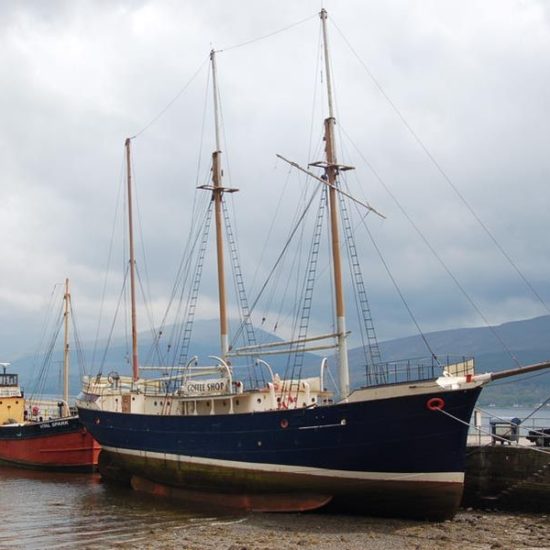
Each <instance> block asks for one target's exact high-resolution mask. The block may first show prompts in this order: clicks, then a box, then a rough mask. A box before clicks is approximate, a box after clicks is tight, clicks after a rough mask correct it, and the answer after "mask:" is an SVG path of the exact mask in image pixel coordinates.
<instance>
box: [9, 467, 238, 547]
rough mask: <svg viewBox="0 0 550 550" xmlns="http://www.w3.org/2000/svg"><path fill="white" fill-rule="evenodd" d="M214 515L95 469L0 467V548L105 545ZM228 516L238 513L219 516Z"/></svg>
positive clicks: (200, 521) (205, 521)
mask: <svg viewBox="0 0 550 550" xmlns="http://www.w3.org/2000/svg"><path fill="white" fill-rule="evenodd" d="M219 519H221V516H213V515H206V514H201V513H197V512H191V511H189V510H185V509H184V508H183V507H182V506H181V504H178V505H177V507H176V506H174V504H173V503H171V502H169V501H166V500H163V499H157V498H155V497H151V496H145V495H141V494H138V493H135V492H134V491H132V490H131V489H126V488H123V487H113V486H111V485H107V484H103V483H101V481H100V478H99V475H97V474H59V473H45V472H32V471H26V470H19V469H15V468H6V467H0V548H10V549H13V548H24V549H33V548H47V547H55V548H57V549H61V548H75V547H77V546H83V545H86V546H90V547H104V548H105V547H110V546H112V545H114V544H115V543H123V542H128V543H130V542H136V541H146V540H147V539H148V538H149V539H150V537H151V536H152V535H151V532H152V531H153V530H157V529H163V528H171V529H173V528H181V529H185V527H186V526H187V525H189V524H195V525H196V524H204V525H209V524H212V523H213V522H216V521H217V520H219ZM233 519H238V518H236V517H228V516H224V517H223V521H228V520H229V521H232V520H233Z"/></svg>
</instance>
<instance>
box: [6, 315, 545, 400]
mask: <svg viewBox="0 0 550 550" xmlns="http://www.w3.org/2000/svg"><path fill="white" fill-rule="evenodd" d="M217 327H218V325H217V322H216V321H196V323H195V328H194V339H193V344H192V347H191V348H190V353H189V356H193V355H197V356H199V358H201V359H203V360H205V359H206V358H207V357H208V355H211V354H212V353H213V350H215V349H216V348H217V347H218V336H217ZM256 334H257V338H258V341H274V340H277V339H278V338H277V337H276V336H274V335H272V334H269V333H267V332H265V331H261V330H259V331H256ZM141 336H142V338H141V339H140V341H141V344H140V357H141V358H142V361H147V357H148V354H150V351H149V350H150V349H151V336H150V334H143V335H141ZM424 338H425V340H426V341H427V342H428V343H429V345H430V348H431V352H433V354H435V355H436V356H438V357H440V358H441V360H442V362H444V361H445V358H446V357H447V356H448V355H450V356H455V357H472V356H473V357H474V358H475V361H476V372H478V373H480V372H496V371H500V370H505V369H509V368H513V367H515V366H518V365H519V364H521V365H526V364H531V363H535V362H540V361H544V360H549V359H550V315H547V316H543V317H536V318H533V319H527V320H522V321H512V322H508V323H504V324H501V325H498V326H494V327H475V328H461V329H451V330H444V331H437V332H431V333H427V334H425V335H424ZM92 349H93V347H92V346H91V345H90V346H85V349H84V350H83V355H84V356H85V357H90V356H91V354H92V353H91V352H92ZM98 349H99V350H100V351H99V352H98V353H96V356H100V357H101V358H102V361H101V362H102V368H101V370H102V372H104V373H107V372H109V371H111V370H116V371H119V372H120V373H124V374H127V373H129V372H130V370H131V369H130V367H129V363H128V356H129V353H128V346H127V344H126V343H125V342H124V341H121V340H119V341H116V342H115V343H114V345H112V346H111V347H110V348H109V350H108V351H107V352H104V350H102V349H101V348H100V347H98ZM380 351H381V355H382V358H383V360H384V361H387V362H391V361H396V360H401V359H407V358H426V357H428V358H429V357H430V356H431V353H430V351H429V350H428V349H427V347H426V344H425V343H424V339H423V338H422V336H420V335H416V336H408V337H404V338H397V339H393V340H388V341H385V342H381V343H380ZM214 353H216V352H215V351H214ZM273 357H274V358H275V359H272V358H271V357H270V358H269V362H270V363H271V365H272V367H273V370H274V371H276V372H279V373H280V374H281V375H283V374H284V371H285V367H286V359H284V358H283V357H281V356H273ZM363 357H364V353H363V350H362V349H361V348H354V349H352V350H350V352H349V363H350V378H351V383H352V386H353V387H358V386H362V385H364V384H365V368H364V359H363ZM41 362H42V358H41V357H40V356H39V357H38V358H36V357H31V356H27V357H23V358H21V359H19V360H17V361H15V362H14V363H13V364H12V370H14V371H15V372H19V374H20V377H21V382H22V384H23V385H24V386H25V388H26V389H27V392H30V391H32V389H33V387H35V380H36V379H37V378H38V377H39V374H40V373H39V371H40V370H41V367H40V366H37V364H38V365H40V363H41ZM51 363H52V364H53V365H57V367H56V368H55V369H50V370H51V371H56V372H49V373H48V374H47V375H43V380H45V383H44V384H43V385H42V391H43V392H44V393H48V394H56V393H58V390H57V388H58V387H59V381H60V379H61V376H60V363H61V352H59V353H58V354H53V356H52V361H51ZM329 363H330V364H331V365H332V367H331V371H332V377H333V378H335V379H337V378H338V377H337V373H336V368H335V364H336V362H335V361H334V360H333V358H331V359H330V360H329ZM319 365H320V358H319V357H318V356H316V355H313V354H306V355H305V357H304V372H305V375H306V376H311V375H315V374H318V372H319ZM94 369H95V370H93V371H92V372H88V374H96V373H97V371H98V370H99V369H98V368H97V367H95V368H94ZM82 370H83V369H77V368H72V374H71V377H70V379H71V393H72V394H77V393H78V391H79V386H80V378H81V375H82V373H83V372H82ZM91 370H92V369H90V371H91ZM40 376H42V375H40ZM548 398H550V370H549V371H543V373H542V374H540V373H538V374H537V373H535V374H531V375H524V376H523V377H519V378H512V379H506V380H505V381H501V382H498V383H497V382H495V383H494V384H491V385H489V386H488V387H487V388H485V389H484V390H483V392H482V395H481V398H480V403H481V404H482V405H483V404H485V405H487V404H491V403H494V404H496V405H498V406H512V405H514V404H521V405H536V404H537V403H541V402H543V401H545V400H546V399H548Z"/></svg>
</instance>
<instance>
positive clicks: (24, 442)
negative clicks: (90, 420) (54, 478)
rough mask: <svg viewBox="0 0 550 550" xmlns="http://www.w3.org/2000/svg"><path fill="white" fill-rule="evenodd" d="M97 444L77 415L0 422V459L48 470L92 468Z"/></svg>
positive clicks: (11, 464)
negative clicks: (46, 419)
mask: <svg viewBox="0 0 550 550" xmlns="http://www.w3.org/2000/svg"><path fill="white" fill-rule="evenodd" d="M99 451H100V446H99V444H98V443H97V442H96V441H95V440H94V438H93V437H92V435H91V434H90V433H89V432H88V430H87V429H86V428H85V427H84V426H83V425H82V424H81V423H80V421H79V419H78V417H68V418H60V419H56V420H50V421H47V422H36V423H34V422H33V423H26V424H12V425H4V426H0V463H2V464H8V465H10V466H16V467H19V468H29V469H36V470H49V471H74V472H92V471H95V470H96V469H97V461H98V456H99Z"/></svg>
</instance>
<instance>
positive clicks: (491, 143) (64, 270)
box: [0, 0, 550, 360]
mask: <svg viewBox="0 0 550 550" xmlns="http://www.w3.org/2000/svg"><path fill="white" fill-rule="evenodd" d="M323 4H324V6H325V7H326V8H327V10H328V11H329V17H330V25H329V32H330V37H331V38H330V42H331V50H332V58H333V65H334V82H335V90H336V109H337V112H336V116H337V121H338V136H339V139H340V140H341V144H340V146H339V157H340V159H341V160H342V161H343V162H346V163H349V164H353V165H354V166H356V168H357V170H356V173H355V174H354V175H353V177H352V178H350V180H349V186H350V189H351V190H352V192H354V194H356V195H357V196H358V197H359V198H361V199H363V200H368V201H369V202H370V203H371V204H373V205H374V206H375V207H376V208H377V209H378V210H380V211H381V212H383V213H384V214H385V215H386V217H387V219H385V220H381V219H377V218H375V217H373V216H369V217H368V218H367V219H368V222H369V229H370V230H371V232H372V234H373V236H374V238H375V240H376V243H377V245H378V246H379V248H380V249H381V250H382V254H383V256H384V259H385V261H386V263H387V265H388V266H389V267H390V269H391V272H392V274H393V276H394V277H395V280H396V281H397V282H398V284H399V287H400V289H401V291H402V292H403V294H404V296H405V297H406V299H407V302H408V304H409V306H410V308H411V309H412V310H413V311H414V313H415V315H416V317H417V319H418V322H419V324H420V325H421V327H422V329H423V330H425V331H430V330H437V329H441V328H455V327H463V326H482V325H484V324H485V322H486V321H487V322H489V323H494V324H497V323H500V322H504V321H507V320H514V319H523V318H529V317H534V316H537V315H543V314H547V313H548V310H547V309H545V307H544V305H542V304H541V303H540V301H539V300H538V299H537V297H536V296H534V295H533V293H530V292H529V290H528V289H527V287H526V285H525V284H524V282H522V280H521V279H520V277H519V276H518V274H517V273H516V271H515V270H514V268H513V267H512V266H511V265H510V263H509V262H508V261H507V260H505V259H504V258H503V255H502V253H501V252H500V251H499V250H498V248H497V247H496V246H495V245H494V243H493V242H492V241H491V238H490V237H489V236H488V235H487V232H486V231H485V230H484V229H483V227H481V226H480V224H479V223H478V221H476V219H475V217H474V216H473V215H472V212H471V211H470V209H471V210H473V211H474V212H475V214H476V216H477V217H478V218H479V219H480V220H482V222H483V224H484V226H485V227H486V228H487V229H488V230H489V231H490V233H491V235H492V236H493V237H494V238H495V239H496V240H497V242H498V243H499V244H500V245H501V247H502V248H503V249H504V250H505V252H506V254H507V255H508V256H509V257H510V258H512V259H513V261H514V262H515V265H517V267H518V268H519V269H520V270H521V272H522V273H523V275H524V276H525V277H526V278H527V280H528V281H529V282H530V284H531V285H532V286H533V287H534V288H535V289H536V291H537V293H538V294H539V296H540V297H542V299H543V300H544V301H545V302H546V303H550V284H549V281H550V254H549V253H548V238H547V237H546V234H547V233H548V224H549V216H548V214H549V212H550V190H549V184H550V155H549V154H548V136H549V135H550V119H549V118H548V113H550V93H549V90H550V55H549V53H550V10H549V9H548V7H547V5H546V2H544V1H542V0H541V1H535V0H532V1H527V0H486V1H484V2H478V1H473V0H465V1H461V2H453V1H451V0H437V1H435V0H434V1H426V0H423V1H412V2H411V1H406V0H390V1H384V2H382V1H378V0H373V1H370V2H365V1H364V0H349V1H346V2H343V1H340V2H337V1H335V0H333V1H329V0H327V1H325V2H323ZM321 7H322V3H321V2H320V1H319V0H316V1H306V0H304V1H301V2H295V1H291V0H277V1H270V0H265V1H261V2H258V1H248V0H242V1H236V0H235V1H226V2H220V1H214V0H211V1H208V0H202V1H201V2H181V1H179V0H155V1H152V0H151V1H146V0H143V1H137V0H136V1H129V0H128V1H123V0H119V1H116V0H112V1H102V0H96V1H85V0H71V1H68V0H67V1H54V0H51V1H47V2H42V1H23V2H2V3H1V4H0V74H1V81H2V86H1V88H0V96H1V101H0V110H1V111H0V166H1V172H0V182H1V183H0V231H1V234H2V239H1V240H0V254H1V258H2V275H1V280H0V322H1V324H2V331H0V344H1V348H2V357H1V358H0V359H2V360H11V359H14V358H15V357H17V356H19V355H23V354H26V353H28V351H29V350H30V349H34V348H35V346H36V343H37V341H38V339H39V335H40V331H41V327H42V323H43V316H44V309H45V306H46V304H47V302H48V299H49V296H50V293H51V289H52V287H53V285H54V284H55V283H57V282H61V281H62V280H63V279H64V278H65V277H66V276H68V277H70V279H71V281H72V289H73V299H74V306H75V309H76V311H77V313H78V318H79V319H78V320H79V325H80V330H81V333H82V334H81V335H82V337H83V338H84V339H87V340H93V338H94V335H95V332H96V329H97V323H98V318H99V311H100V307H101V297H102V293H103V287H104V282H105V277H106V271H107V266H108V265H110V268H109V271H110V272H111V273H110V275H109V278H108V285H107V294H106V299H105V304H106V305H105V308H104V309H105V311H107V312H108V310H109V308H110V307H112V305H113V303H115V302H116V299H117V295H118V292H119V287H117V284H119V283H120V277H121V265H123V257H122V252H121V251H120V247H121V246H122V245H121V241H122V238H121V235H122V230H120V231H119V229H117V227H118V226H117V225H116V223H115V219H116V212H117V208H118V209H119V210H120V208H121V204H122V203H121V200H122V199H121V198H120V196H121V184H122V181H123V176H124V174H123V155H124V150H123V145H124V140H125V138H126V137H128V136H134V135H137V137H136V139H135V140H134V141H133V153H134V167H135V178H136V188H137V196H138V202H139V220H140V227H141V230H140V231H139V234H140V235H143V245H142V244H141V242H140V244H139V246H138V249H139V254H138V262H140V265H141V266H145V268H142V269H143V271H142V273H144V274H145V275H146V279H147V288H148V289H149V292H150V296H151V303H150V308H151V311H152V315H153V319H154V322H158V321H159V320H160V318H161V317H162V312H163V310H164V308H165V307H166V304H167V301H168V297H169V295H170V292H171V288H172V283H173V280H174V276H175V273H176V270H177V266H178V263H179V261H180V255H181V251H182V249H183V246H184V242H185V238H186V235H187V233H188V232H189V228H190V223H191V219H190V218H191V213H192V204H193V200H194V199H193V197H194V196H195V192H194V188H195V186H196V185H197V184H202V183H208V161H209V154H210V151H212V150H213V128H212V119H211V108H210V107H208V108H207V114H206V115H204V114H203V113H204V107H205V105H206V104H207V103H208V102H209V100H210V95H207V92H206V86H207V83H208V76H207V69H208V66H207V63H206V61H207V57H208V53H209V51H210V49H211V48H216V49H219V50H223V51H221V52H220V53H219V54H218V69H219V84H220V96H221V101H222V114H223V136H224V139H223V144H222V150H223V154H224V163H225V164H224V172H225V175H226V181H225V183H226V185H229V186H233V187H238V188H239V189H240V193H238V194H237V195H235V197H234V198H232V199H231V205H232V208H233V207H234V208H235V211H236V213H237V231H238V234H239V236H240V247H241V255H242V260H243V271H244V274H245V278H246V279H247V282H248V283H249V286H256V288H257V287H258V285H259V283H258V281H259V280H260V277H261V275H262V273H263V272H265V271H267V270H268V269H269V264H270V262H271V261H273V259H274V258H275V255H276V246H275V245H276V243H279V244H281V243H282V242H283V240H284V238H285V236H286V234H287V232H288V228H289V225H288V221H287V222H285V223H278V224H276V225H275V227H274V229H272V232H271V234H270V237H269V240H267V236H268V234H269V232H270V224H271V219H272V215H273V212H274V205H275V204H277V203H278V201H279V197H280V194H281V191H282V190H283V188H285V187H290V188H291V199H290V200H289V202H287V203H283V204H289V205H292V208H290V207H289V208H288V210H289V217H288V219H290V215H291V214H293V213H294V204H295V202H296V200H295V199H293V198H292V193H294V195H295V197H296V196H298V195H299V193H298V192H297V191H296V189H297V188H300V186H302V185H304V182H303V178H299V177H297V176H295V175H294V174H290V175H289V170H288V166H286V165H284V163H282V162H281V161H278V160H277V159H276V157H275V154H276V153H281V154H283V155H285V156H286V157H287V158H290V159H292V160H295V161H298V162H300V163H301V164H303V165H306V164H307V163H308V162H311V161H314V160H319V159H318V158H312V155H313V156H314V157H315V156H318V152H319V139H320V135H321V123H322V120H323V117H324V116H326V108H325V107H324V106H323V101H324V92H323V85H324V83H325V75H324V71H323V70H322V68H321V67H320V66H319V61H320V59H321V55H320V44H319V28H320V27H319V19H318V17H317V13H318V12H319V10H320V8H321ZM284 29H286V30H284ZM277 31H281V32H277ZM173 100H175V101H173ZM404 121H406V124H405V123H404ZM203 128H204V133H203ZM411 130H412V132H411ZM203 135H204V138H201V136H203ZM415 136H416V137H415ZM201 142H202V144H201ZM420 142H421V143H422V144H423V146H422V145H421V144H420ZM426 151H428V152H429V155H430V156H431V157H432V158H433V159H435V161H436V162H437V165H436V164H434V162H433V161H432V160H431V159H430V157H429V156H428V154H427V153H426ZM438 167H439V168H438ZM441 172H443V173H444V174H445V176H443V175H442V173H441ZM449 181H450V182H451V184H452V185H451V184H450V183H449ZM309 185H311V184H309ZM453 187H454V189H456V191H458V193H459V194H460V195H461V196H462V197H463V198H464V199H465V200H466V202H467V204H468V205H469V207H470V209H469V208H467V207H466V206H465V204H464V202H463V201H462V200H461V199H460V198H459V197H458V196H457V193H456V192H455V190H454V189H453ZM394 199H396V200H394ZM117 205H118V207H117ZM399 205H400V206H399ZM403 210H404V211H405V212H406V214H407V216H405V215H404V213H403ZM281 216H283V218H281V219H284V214H281ZM407 217H409V218H410V219H412V220H413V221H414V224H415V227H416V228H418V229H419V230H420V232H421V233H422V235H424V238H425V239H426V241H427V242H428V243H429V244H430V246H431V247H432V248H433V249H434V250H435V251H436V252H437V255H438V257H439V258H440V259H441V260H442V261H443V262H444V263H445V265H446V266H447V268H448V269H449V270H450V271H451V272H452V274H453V276H454V277H455V279H456V280H457V281H459V283H460V285H461V286H462V288H463V289H464V291H465V292H466V293H467V294H468V296H469V297H470V300H471V301H472V302H473V303H474V304H475V306H476V307H475V308H474V307H473V306H472V304H471V303H470V300H468V299H466V298H465V297H464V294H463V292H462V291H461V290H459V289H458V288H457V285H456V283H455V281H454V280H453V279H452V278H451V277H450V276H449V275H448V273H447V272H446V270H445V269H444V268H443V267H442V265H441V261H440V260H438V259H437V258H436V257H435V256H434V254H433V253H432V252H431V251H430V249H429V247H428V246H427V245H426V242H425V241H424V240H423V239H422V238H421V237H420V236H419V235H418V233H417V231H416V229H415V228H414V227H413V226H412V225H411V223H410V222H409V220H408V219H407ZM113 228H114V229H113ZM113 233H114V235H115V237H116V238H115V239H114V240H113V252H112V259H111V263H110V264H108V255H109V249H110V246H111V241H112V237H111V236H112V235H113ZM361 239H362V241H361V245H360V252H361V255H362V263H363V267H364V268H365V276H366V279H367V284H368V291H369V298H370V302H371V307H372V310H373V316H374V319H375V322H376V326H377V330H378V335H379V337H380V338H381V339H387V338H392V337H398V336H405V335H410V334H414V333H415V327H414V325H413V323H412V321H411V319H410V318H409V316H408V314H407V312H406V311H405V308H404V307H403V305H402V303H401V301H400V299H399V297H398V296H397V293H396V292H395V289H394V288H393V285H392V283H391V281H390V280H389V278H388V277H387V274H386V272H385V269H384V267H383V266H382V264H381V262H380V260H379V258H378V257H377V254H376V253H375V252H374V251H373V249H372V246H370V243H369V242H368V238H367V237H366V236H364V237H362V238H361ZM266 242H268V243H269V244H268V245H267V248H266ZM142 250H145V259H144V258H143V257H140V255H141V253H142ZM260 259H261V260H262V261H261V262H260ZM260 264H261V265H260ZM264 264H265V265H264ZM209 288H210V287H209V286H208V284H207V286H206V287H205V289H204V292H205V295H206V297H205V298H204V300H203V302H202V303H203V308H202V309H201V312H200V316H201V317H203V318H208V317H212V316H214V314H215V294H213V293H212V291H211V290H209ZM477 310H479V311H477ZM479 312H481V314H482V315H480V313H479ZM105 315H106V314H105ZM107 324H108V323H107ZM143 325H146V326H147V325H148V322H145V321H144V322H143V323H142V328H146V326H143ZM321 325H322V323H321V322H320V319H316V320H315V327H317V326H319V327H321Z"/></svg>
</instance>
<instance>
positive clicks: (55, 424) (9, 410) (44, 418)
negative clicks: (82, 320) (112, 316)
mask: <svg viewBox="0 0 550 550" xmlns="http://www.w3.org/2000/svg"><path fill="white" fill-rule="evenodd" d="M69 300H70V295H69V281H68V280H66V282H65V295H64V305H65V311H64V326H65V345H64V362H63V363H64V368H63V397H62V399H60V400H58V401H52V400H43V399H32V400H27V399H26V398H25V396H24V394H23V391H22V390H21V387H20V386H19V377H18V375H17V374H14V373H10V372H8V370H7V369H8V367H9V363H1V364H0V366H1V367H2V372H1V373H0V463H3V464H8V465H10V466H17V467H22V468H33V469H39V470H56V471H57V470H60V471H94V470H95V469H96V467H97V460H98V456H99V451H100V447H99V444H98V443H97V442H96V441H95V440H94V438H93V437H92V435H91V434H90V433H89V432H88V430H87V429H86V428H85V427H84V426H83V425H82V424H81V422H80V420H79V419H78V416H77V414H76V410H73V409H71V407H69V403H68V393H69V392H68V373H69V344H68V316H69Z"/></svg>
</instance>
